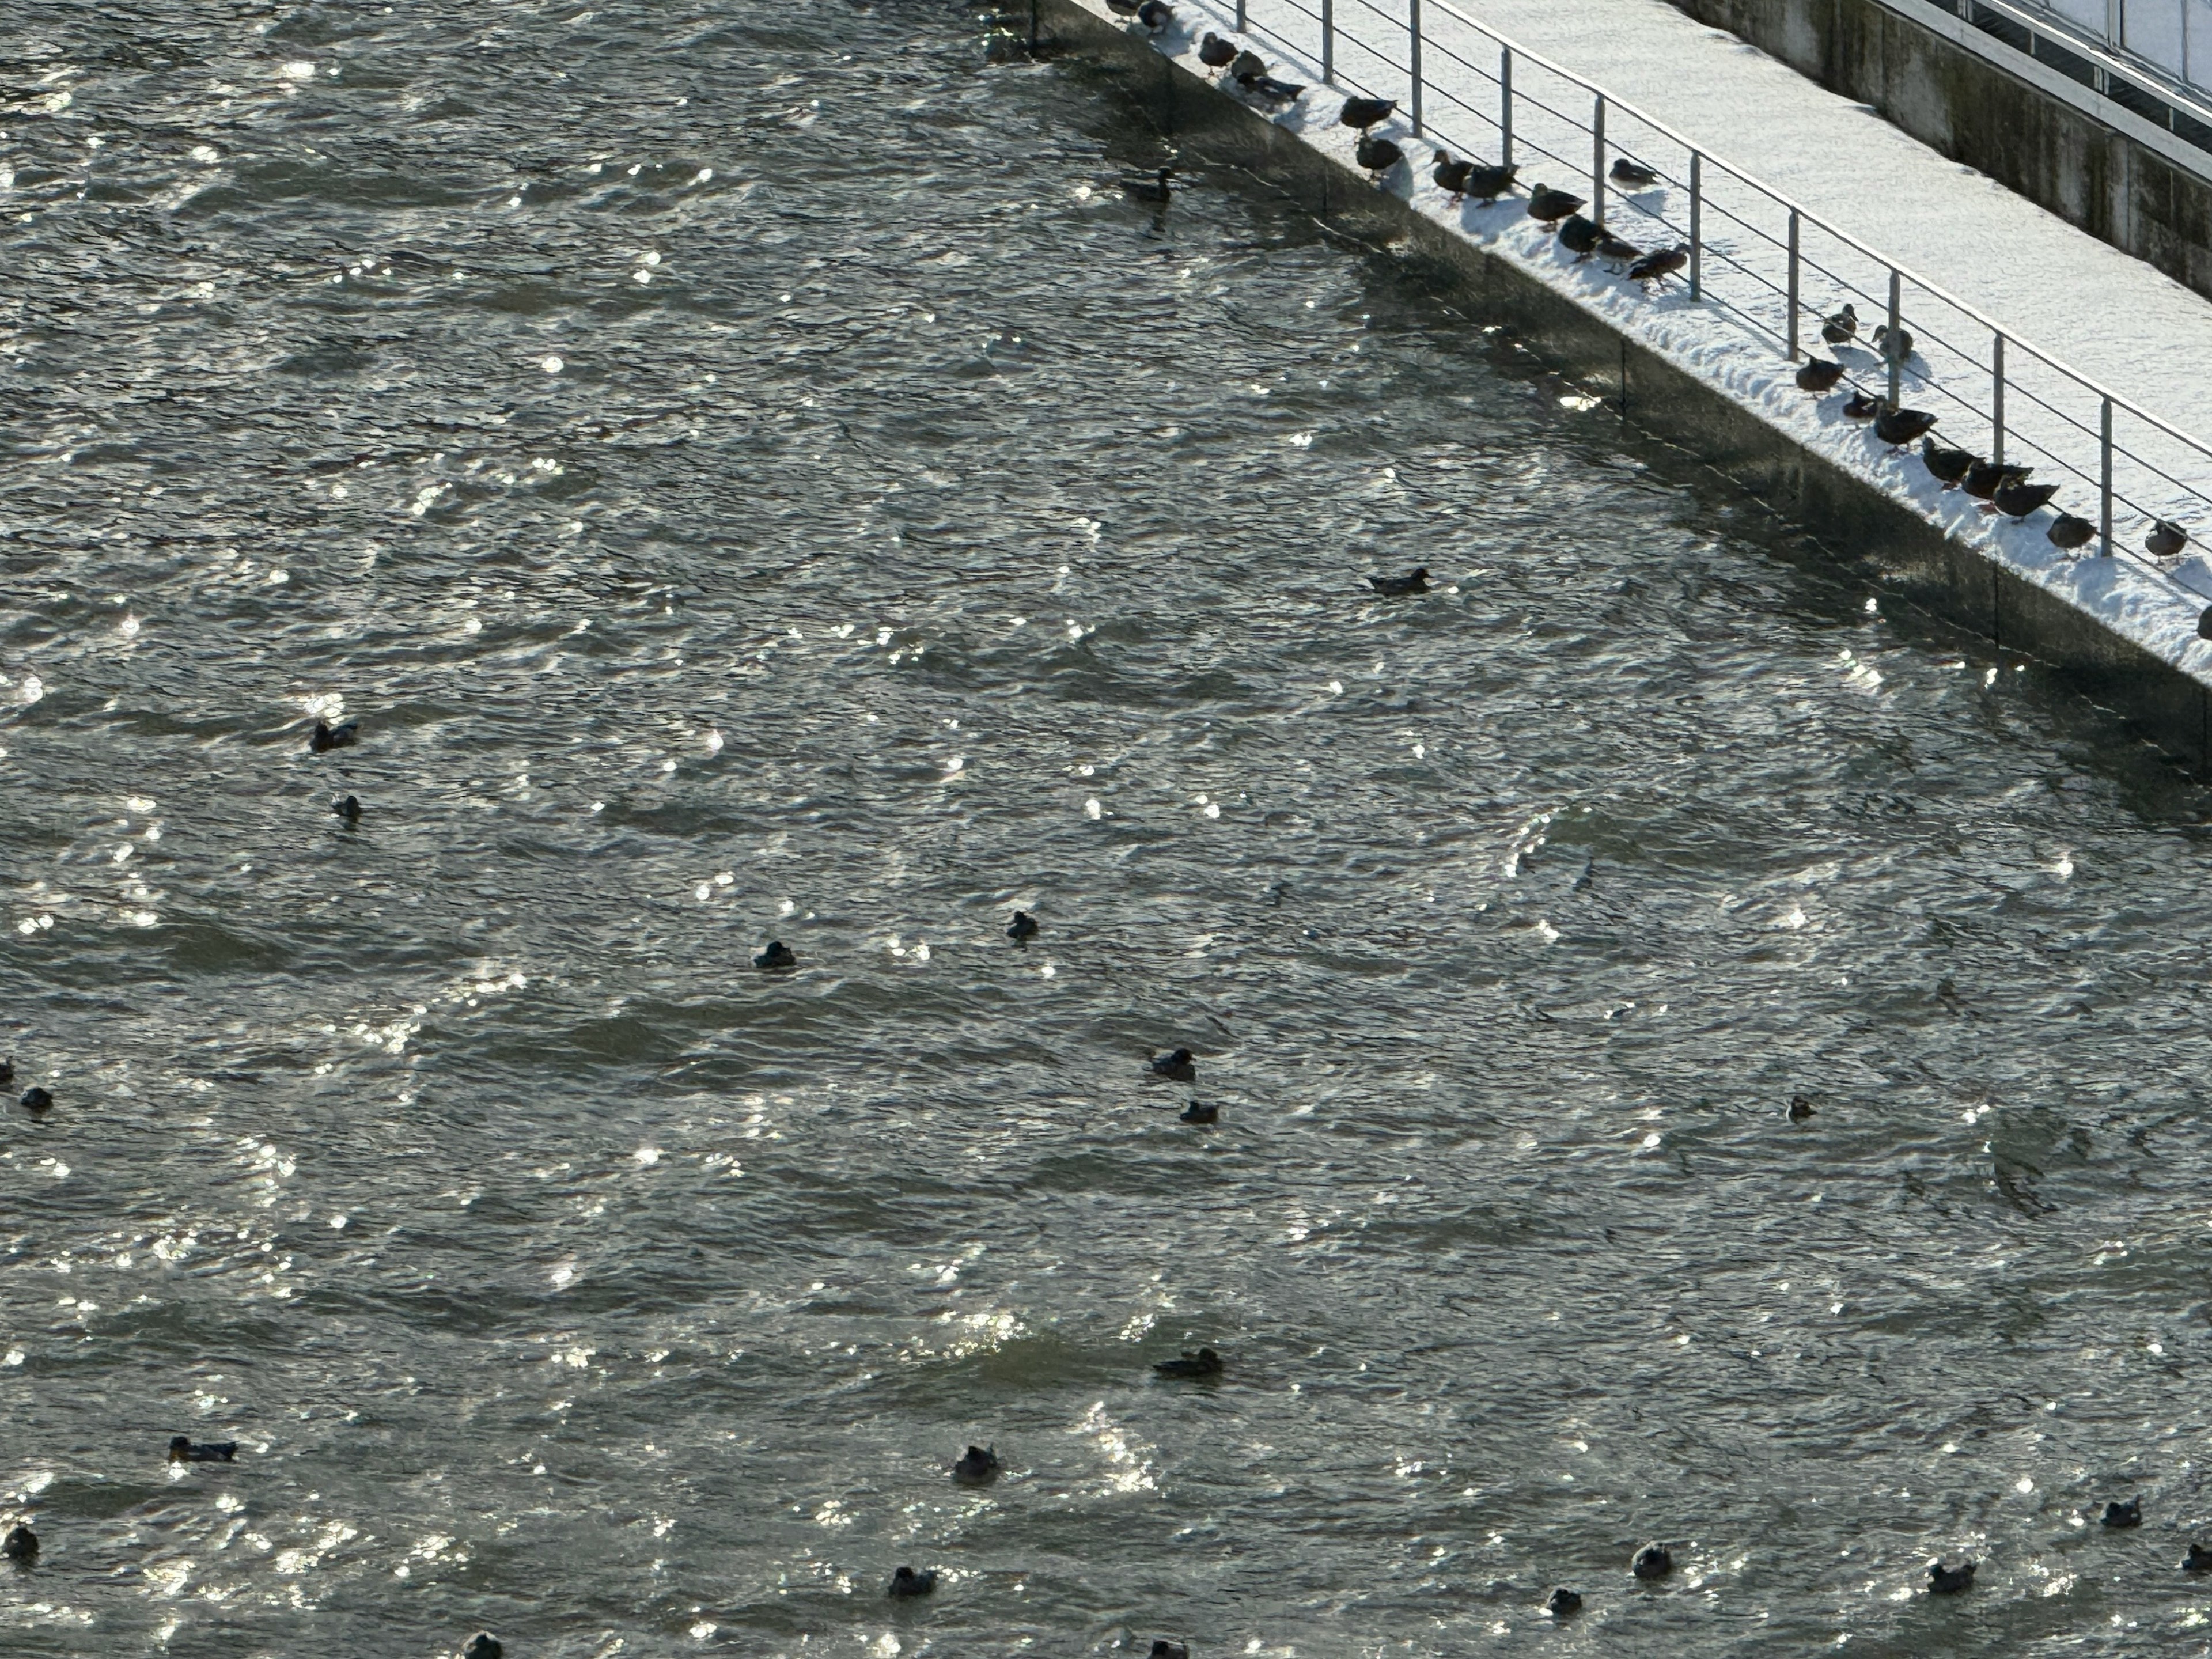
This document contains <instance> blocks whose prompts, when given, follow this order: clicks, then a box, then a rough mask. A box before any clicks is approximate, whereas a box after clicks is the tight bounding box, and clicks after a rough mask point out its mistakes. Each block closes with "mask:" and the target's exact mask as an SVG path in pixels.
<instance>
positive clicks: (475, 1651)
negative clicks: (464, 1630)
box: [461, 1630, 507, 1659]
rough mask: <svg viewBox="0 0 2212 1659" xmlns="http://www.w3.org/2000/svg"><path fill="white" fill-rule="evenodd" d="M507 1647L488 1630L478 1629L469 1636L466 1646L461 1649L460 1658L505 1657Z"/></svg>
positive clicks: (504, 1658) (489, 1658) (497, 1658)
mask: <svg viewBox="0 0 2212 1659" xmlns="http://www.w3.org/2000/svg"><path fill="white" fill-rule="evenodd" d="M506 1654H507V1649H506V1648H505V1647H503V1646H502V1645H501V1643H500V1639H499V1638H497V1637H496V1636H494V1635H493V1634H492V1633H491V1632H489V1631H488V1630H480V1631H478V1632H477V1633H476V1634H475V1635H474V1636H471V1638H469V1644H468V1646H466V1647H465V1648H463V1649H462V1650H461V1659H506Z"/></svg>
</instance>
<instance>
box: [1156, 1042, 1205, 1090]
mask: <svg viewBox="0 0 2212 1659" xmlns="http://www.w3.org/2000/svg"><path fill="white" fill-rule="evenodd" d="M1146 1069H1147V1070H1149V1071H1150V1072H1151V1073H1152V1075H1153V1076H1154V1077H1164V1078H1165V1079H1168V1080H1169V1081H1170V1082H1171V1083H1195V1082H1197V1081H1198V1066H1197V1065H1196V1064H1195V1063H1194V1060H1192V1058H1191V1052H1190V1050H1189V1049H1188V1048H1176V1049H1171V1050H1170V1051H1169V1052H1168V1053H1166V1054H1162V1055H1161V1056H1160V1057H1159V1058H1158V1059H1157V1060H1152V1062H1150V1064H1149V1066H1147V1068H1146Z"/></svg>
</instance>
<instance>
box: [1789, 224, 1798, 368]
mask: <svg viewBox="0 0 2212 1659" xmlns="http://www.w3.org/2000/svg"><path fill="white" fill-rule="evenodd" d="M1796 361H1797V210H1796V208H1791V209H1790V362H1793V363H1794V362H1796Z"/></svg>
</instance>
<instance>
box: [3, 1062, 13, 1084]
mask: <svg viewBox="0 0 2212 1659" xmlns="http://www.w3.org/2000/svg"><path fill="white" fill-rule="evenodd" d="M14 1081H15V1061H14V1060H0V1089H4V1088H6V1087H7V1086H8V1085H9V1084H11V1083H13V1082H14Z"/></svg>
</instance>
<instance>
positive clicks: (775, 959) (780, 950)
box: [753, 939, 799, 972]
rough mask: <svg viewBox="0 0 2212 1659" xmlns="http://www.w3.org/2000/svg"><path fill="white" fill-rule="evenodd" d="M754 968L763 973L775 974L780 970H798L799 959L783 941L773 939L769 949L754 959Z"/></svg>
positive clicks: (769, 943) (770, 941)
mask: <svg viewBox="0 0 2212 1659" xmlns="http://www.w3.org/2000/svg"><path fill="white" fill-rule="evenodd" d="M753 966H754V967H756V968H758V969H761V970H762V971H763V972H773V971H774V970H775V969H779V968H796V967H798V966H799V957H798V956H797V955H796V954H794V953H793V951H792V948H791V947H790V946H789V945H786V944H785V943H784V942H783V941H782V940H781V939H770V940H769V942H768V949H767V950H765V951H762V952H761V953H760V954H759V955H758V956H757V957H754V958H753Z"/></svg>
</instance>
